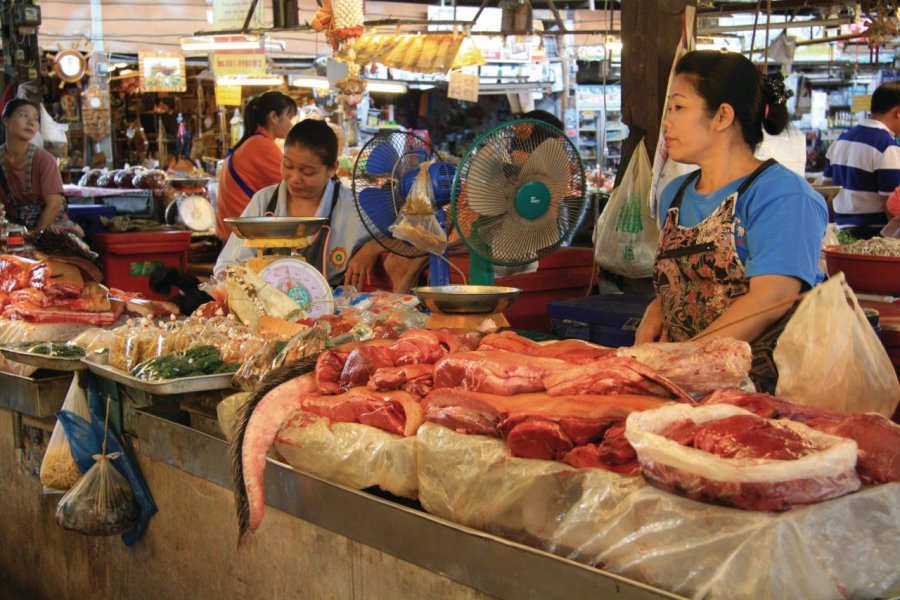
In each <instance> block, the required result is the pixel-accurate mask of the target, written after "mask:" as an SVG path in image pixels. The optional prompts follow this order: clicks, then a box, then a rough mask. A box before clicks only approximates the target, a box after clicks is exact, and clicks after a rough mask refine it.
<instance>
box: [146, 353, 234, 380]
mask: <svg viewBox="0 0 900 600" xmlns="http://www.w3.org/2000/svg"><path fill="white" fill-rule="evenodd" d="M228 364H229V365H231V364H235V363H228ZM224 367H225V363H223V362H222V353H221V352H219V349H218V348H216V347H215V346H198V347H197V348H191V349H190V350H186V351H184V352H175V353H173V354H165V355H163V356H157V357H155V358H150V359H148V360H145V361H144V362H142V363H140V364H138V365H137V366H135V367H134V369H132V370H131V374H132V375H134V376H135V377H137V378H138V379H143V380H145V381H155V380H159V379H178V378H180V377H194V376H197V375H212V374H215V373H229V372H231V371H220V369H222V368H224ZM236 369H237V367H235V370H236Z"/></svg>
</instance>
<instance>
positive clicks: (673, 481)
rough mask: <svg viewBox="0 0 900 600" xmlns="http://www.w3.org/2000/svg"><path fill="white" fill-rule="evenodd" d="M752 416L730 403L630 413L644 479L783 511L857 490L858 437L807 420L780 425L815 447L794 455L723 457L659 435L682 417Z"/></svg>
mask: <svg viewBox="0 0 900 600" xmlns="http://www.w3.org/2000/svg"><path fill="white" fill-rule="evenodd" d="M752 414H753V413H751V412H750V411H747V410H744V409H743V408H739V407H737V406H732V405H730V404H713V405H706V406H699V407H695V406H690V405H686V404H682V405H670V406H664V407H662V408H657V409H654V410H648V411H644V412H639V413H638V412H636V413H631V414H630V415H628V419H627V421H626V426H625V437H626V438H627V439H628V442H629V443H630V444H631V446H632V447H633V448H634V449H635V451H636V452H637V455H638V460H639V461H640V463H641V472H642V473H643V474H644V477H646V478H647V479H649V480H650V481H651V482H652V483H653V484H654V485H656V486H657V487H660V488H662V489H664V490H668V491H671V492H675V493H679V494H683V495H685V496H687V497H688V498H693V499H694V500H702V501H705V502H715V503H718V504H725V505H726V506H735V507H737V508H746V509H750V510H786V509H788V508H791V507H792V506H797V505H801V504H811V503H814V502H821V501H823V500H828V499H831V498H837V497H839V496H843V495H845V494H849V493H850V492H855V491H856V490H858V489H859V477H858V476H857V475H856V442H855V441H853V440H850V439H846V438H841V437H837V436H833V435H829V434H827V433H822V432H821V431H816V430H815V429H811V428H809V427H807V426H806V425H803V424H802V423H797V422H794V421H780V422H779V423H780V425H781V426H783V427H787V428H789V429H791V430H793V431H795V432H797V433H799V434H800V435H801V436H803V437H804V438H805V439H808V440H810V441H812V442H813V443H814V444H815V445H816V446H817V448H818V449H817V450H816V451H815V452H812V453H810V454H807V455H806V456H802V457H800V458H797V459H794V460H766V459H741V458H722V457H720V456H717V455H715V454H711V453H709V452H704V451H702V450H698V449H696V448H691V447H688V446H684V445H682V444H680V443H679V442H677V441H675V440H672V439H669V438H667V437H665V436H663V435H661V432H663V431H664V430H665V429H666V428H667V427H668V426H670V425H673V424H676V423H679V422H682V421H685V420H689V421H693V422H694V423H698V424H699V423H706V422H709V421H715V420H718V419H724V418H726V417H730V416H734V415H752Z"/></svg>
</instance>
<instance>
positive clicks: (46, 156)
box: [0, 98, 84, 236]
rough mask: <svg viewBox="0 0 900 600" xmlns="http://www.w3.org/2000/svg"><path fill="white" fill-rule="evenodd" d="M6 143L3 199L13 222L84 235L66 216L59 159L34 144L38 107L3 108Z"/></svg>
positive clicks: (13, 103) (1, 162)
mask: <svg viewBox="0 0 900 600" xmlns="http://www.w3.org/2000/svg"><path fill="white" fill-rule="evenodd" d="M3 125H4V126H5V127H6V143H5V144H3V145H2V146H0V200H2V201H3V208H4V210H5V212H6V218H7V220H9V221H10V222H12V223H18V224H19V225H24V226H25V227H27V228H28V229H29V230H35V231H39V230H41V229H46V228H47V227H51V226H52V227H53V228H54V229H58V230H64V231H71V232H73V233H75V234H77V235H80V236H83V235H84V232H83V231H81V228H80V227H78V225H76V224H75V223H73V222H72V221H70V220H69V219H68V218H67V217H66V199H65V197H64V196H63V184H62V177H60V173H59V167H58V166H57V164H56V159H55V158H53V155H51V154H50V153H49V152H47V151H46V150H44V149H42V148H38V147H37V146H35V145H34V144H32V143H31V139H32V138H33V137H34V135H35V134H36V133H37V131H38V128H39V127H40V111H39V110H38V106H37V105H36V104H35V103H33V102H30V101H28V100H23V99H20V98H16V99H14V100H10V101H9V102H8V103H7V104H6V106H5V107H4V109H3Z"/></svg>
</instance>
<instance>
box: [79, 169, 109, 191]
mask: <svg viewBox="0 0 900 600" xmlns="http://www.w3.org/2000/svg"><path fill="white" fill-rule="evenodd" d="M104 171H105V169H91V170H89V171H86V172H85V174H84V175H82V176H81V179H79V180H78V185H79V187H98V185H99V184H98V182H99V180H100V177H101V176H102V175H103V173H104Z"/></svg>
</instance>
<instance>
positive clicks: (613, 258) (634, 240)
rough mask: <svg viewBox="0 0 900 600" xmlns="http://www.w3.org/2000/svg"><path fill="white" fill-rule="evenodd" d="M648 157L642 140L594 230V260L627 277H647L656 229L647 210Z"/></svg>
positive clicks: (607, 268)
mask: <svg viewBox="0 0 900 600" xmlns="http://www.w3.org/2000/svg"><path fill="white" fill-rule="evenodd" d="M649 195H650V159H649V158H648V157H647V149H646V147H645V146H644V142H643V141H642V142H641V143H640V144H639V145H638V147H637V148H635V150H634V154H633V155H632V157H631V160H630V161H629V162H628V166H627V167H626V169H625V175H624V177H622V181H621V183H620V184H619V186H618V187H617V188H616V189H614V190H613V191H612V194H611V195H610V198H609V202H608V203H607V205H606V208H605V209H604V210H603V212H602V213H601V214H600V217H599V218H598V219H597V227H596V228H595V229H594V262H596V263H598V264H599V265H600V266H601V267H603V268H604V269H606V270H608V271H611V272H613V273H618V274H619V275H624V276H626V277H635V278H638V277H650V276H651V275H652V274H653V261H654V259H655V258H656V246H657V243H658V241H659V228H658V226H657V224H656V220H655V219H654V218H653V216H652V215H651V213H650V200H649Z"/></svg>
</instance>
